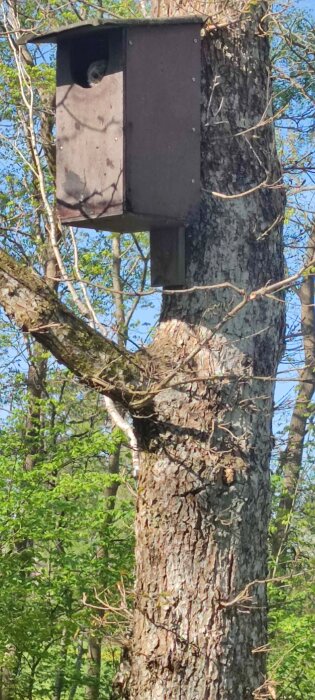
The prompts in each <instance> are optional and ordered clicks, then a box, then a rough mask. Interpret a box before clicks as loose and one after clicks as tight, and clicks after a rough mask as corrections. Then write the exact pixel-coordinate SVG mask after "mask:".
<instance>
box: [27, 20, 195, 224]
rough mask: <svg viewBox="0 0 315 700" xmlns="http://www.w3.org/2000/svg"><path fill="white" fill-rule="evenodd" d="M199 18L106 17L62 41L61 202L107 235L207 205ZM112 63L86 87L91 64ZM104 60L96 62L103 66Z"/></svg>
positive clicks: (175, 218) (70, 217)
mask: <svg viewBox="0 0 315 700" xmlns="http://www.w3.org/2000/svg"><path fill="white" fill-rule="evenodd" d="M201 24H202V19H201V18H195V17H192V18H187V17H185V18H175V19H171V20H155V21H154V20H129V21H128V20H125V21H120V20H118V21H115V20H111V21H106V22H104V23H102V24H84V23H81V24H79V25H74V26H72V27H66V28H65V29H61V30H59V31H58V32H55V33H53V32H51V33H50V34H46V35H42V36H40V37H33V41H37V42H46V43H47V42H56V43H57V99H56V121H57V142H56V147H57V148H56V151H57V202H58V209H59V215H60V218H61V220H62V222H63V223H65V224H73V225H77V226H82V227H87V228H96V229H101V230H107V231H121V232H128V231H141V230H148V229H153V228H154V229H158V228H159V227H163V228H165V227H170V228H171V227H173V228H174V227H176V226H180V225H183V224H185V222H186V221H187V219H188V218H189V217H190V216H193V215H194V214H195V213H196V211H197V210H198V207H199V201H200V25H201ZM98 61H105V62H106V73H105V75H104V77H103V78H102V79H101V80H100V82H98V83H96V84H94V85H93V86H92V87H90V86H89V85H88V79H87V75H88V69H89V66H91V63H93V64H94V62H98ZM95 65H97V64H95Z"/></svg>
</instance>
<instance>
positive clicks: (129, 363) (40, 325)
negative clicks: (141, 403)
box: [0, 250, 140, 404]
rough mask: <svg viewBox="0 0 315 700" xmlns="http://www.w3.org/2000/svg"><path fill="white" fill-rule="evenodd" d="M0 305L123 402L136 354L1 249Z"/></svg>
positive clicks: (136, 371) (91, 382)
mask: <svg viewBox="0 0 315 700" xmlns="http://www.w3.org/2000/svg"><path fill="white" fill-rule="evenodd" d="M0 304H1V305H2V306H3V308H4V310H5V312H6V313H7V315H8V316H9V317H10V318H14V320H15V322H16V323H17V325H18V326H20V328H21V329H22V330H23V331H24V332H27V333H30V334H31V335H32V336H33V337H34V338H35V339H36V340H38V342H39V343H41V345H43V346H44V347H45V348H47V349H48V350H50V352H51V353H52V354H53V355H54V356H55V357H56V358H57V360H59V361H60V362H62V363H63V364H65V365H66V366H67V367H68V368H69V369H70V370H71V371H72V372H73V373H74V374H75V375H76V376H77V377H78V378H79V379H80V380H81V381H82V382H84V383H86V384H88V385H89V386H94V387H96V388H98V389H99V390H103V393H106V394H107V395H108V396H110V397H111V398H113V399H117V400H119V401H121V402H122V403H123V404H124V403H127V402H128V401H130V400H131V399H132V397H134V395H135V394H134V390H133V384H134V382H135V380H136V378H138V377H139V375H140V367H139V366H138V365H137V363H136V360H135V358H134V357H133V356H132V355H131V353H128V352H127V351H125V350H123V349H121V348H119V347H118V346H117V345H116V344H115V343H113V342H111V341H110V340H107V339H106V338H104V337H103V336H101V335H100V334H99V333H97V332H96V331H94V330H93V329H91V328H90V326H89V325H88V324H87V323H85V322H84V321H83V320H81V319H79V318H78V317H77V316H75V314H74V313H72V312H71V311H70V310H69V309H68V308H67V307H66V306H65V305H64V304H62V303H61V302H60V301H59V299H58V297H57V295H56V294H55V293H54V292H53V291H52V290H51V289H50V288H49V286H48V285H47V284H46V283H45V281H44V280H42V279H41V278H40V277H39V275H37V274H36V272H34V271H33V270H31V269H29V268H27V267H25V266H23V265H21V264H20V263H18V262H16V261H15V260H13V258H11V257H10V256H9V255H8V254H7V253H5V252H4V251H3V250H1V251H0Z"/></svg>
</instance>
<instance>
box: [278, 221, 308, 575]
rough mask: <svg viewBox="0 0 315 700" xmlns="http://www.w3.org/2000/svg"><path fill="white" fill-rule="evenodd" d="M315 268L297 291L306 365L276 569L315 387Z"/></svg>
mask: <svg viewBox="0 0 315 700" xmlns="http://www.w3.org/2000/svg"><path fill="white" fill-rule="evenodd" d="M314 255H315V221H313V224H312V230H311V232H310V236H309V240H308V243H307V256H306V264H307V263H309V264H311V261H312V260H314ZM314 288H315V285H314V274H313V269H311V270H310V271H309V273H308V274H307V275H306V276H304V278H303V282H302V284H301V286H300V288H299V290H297V293H298V296H299V299H300V303H301V334H302V341H303V350H304V367H303V368H302V369H301V371H300V376H299V384H298V390H297V394H296V397H295V402H294V406H293V411H292V416H291V421H290V425H289V431H288V440H287V445H286V449H285V450H284V451H283V452H282V454H281V455H280V473H281V474H282V475H283V492H282V494H281V497H280V501H279V508H278V513H277V517H276V519H275V523H274V532H273V536H272V553H273V556H274V558H275V567H274V572H275V573H276V567H277V565H278V563H282V564H285V562H286V545H287V539H288V534H289V531H290V524H291V519H292V515H293V512H294V507H295V503H296V498H297V496H298V489H299V482H300V475H301V471H302V463H303V448H304V441H305V436H306V434H307V428H308V422H309V418H310V409H309V405H310V402H311V400H312V397H313V394H314V390H315V375H314V367H315V307H314Z"/></svg>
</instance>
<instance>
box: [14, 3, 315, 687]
mask: <svg viewBox="0 0 315 700" xmlns="http://www.w3.org/2000/svg"><path fill="white" fill-rule="evenodd" d="M142 11H143V8H141V7H140V6H139V5H137V3H136V2H130V1H126V2H124V1H122V2H110V1H109V2H106V0H104V2H103V3H102V2H95V3H94V2H88V1H87V0H82V1H79V2H74V1H71V0H69V1H67V2H63V1H61V0H50V2H49V3H48V4H46V3H41V2H40V1H36V0H35V1H34V0H25V2H23V5H21V3H15V2H13V0H12V1H11V0H8V1H7V2H3V3H2V9H1V13H2V14H1V26H2V30H1V38H0V51H1V67H0V87H1V95H2V98H1V108H0V109H1V116H0V132H1V133H0V149H1V157H2V165H1V186H0V203H1V210H0V233H1V242H0V243H1V246H2V248H4V249H5V250H7V251H9V252H10V253H11V254H13V255H14V254H16V253H17V254H18V255H19V257H22V259H23V260H24V261H25V263H26V264H30V262H31V261H32V263H35V267H36V269H38V270H39V271H41V273H43V272H44V274H45V275H46V278H47V280H49V284H50V285H51V286H52V288H56V287H57V286H58V288H59V293H61V296H62V298H63V300H64V301H65V302H66V303H67V304H68V306H70V307H72V308H73V309H74V310H75V311H76V313H79V314H80V315H82V317H83V318H85V319H89V321H90V322H91V324H93V325H94V326H95V327H97V328H99V329H101V330H102V329H103V328H105V329H106V332H107V334H108V335H109V337H111V338H113V339H114V340H116V342H117V343H118V344H119V345H120V346H121V347H126V346H127V347H129V348H137V347H139V346H141V345H142V344H143V343H145V342H146V341H147V340H148V338H150V337H151V336H152V334H154V322H155V319H156V318H157V314H158V308H159V303H160V296H161V292H160V293H159V292H156V291H154V290H152V289H151V288H150V286H149V280H148V273H149V253H148V235H147V234H146V233H145V232H143V233H140V234H133V235H127V234H123V235H119V234H104V233H100V232H95V231H87V230H73V229H71V228H68V229H61V228H60V227H59V228H57V233H56V240H55V241H53V242H52V243H51V241H50V242H48V240H47V235H48V234H47V231H48V226H47V206H46V204H47V203H48V207H49V206H50V205H52V203H53V199H54V176H55V172H54V168H55V166H54V107H53V95H54V86H55V57H54V52H53V49H52V47H44V48H42V47H41V48H36V47H34V46H28V47H23V48H18V47H17V43H16V40H17V39H18V38H19V37H20V36H21V31H22V29H23V30H30V29H31V30H34V29H35V30H38V31H44V30H45V29H48V28H52V27H57V26H60V25H65V24H70V23H72V22H77V21H80V20H86V19H88V18H91V17H94V16H103V17H104V16H106V15H109V16H112V15H114V16H120V17H129V16H139V15H140V16H141V12H142ZM269 31H270V39H271V46H272V54H273V76H272V81H273V102H274V105H273V109H274V119H275V124H276V128H277V139H278V150H279V153H280V157H281V161H282V167H283V175H284V181H285V184H286V190H287V209H286V218H285V243H286V263H287V271H286V276H287V278H288V280H289V281H288V284H287V285H286V287H287V293H286V304H287V333H286V348H285V353H284V355H283V359H282V362H281V365H280V370H279V377H278V385H277V390H276V397H275V417H274V432H275V449H274V453H273V462H272V488H273V505H272V520H271V525H270V576H269V578H270V583H269V601H270V614H269V621H270V641H269V646H268V649H266V650H265V651H266V653H268V658H269V677H270V679H269V680H270V682H269V686H268V688H269V693H270V695H269V696H268V697H277V698H279V699H282V700H305V699H306V698H308V699H309V700H311V698H315V691H314V688H315V674H314V647H315V641H314V637H313V636H312V618H313V613H314V609H313V607H312V592H313V591H312V571H313V564H314V549H313V545H314V531H313V529H312V525H313V523H312V510H313V493H314V492H313V487H312V476H313V460H314V439H313V438H314V423H313V414H314V404H313V403H312V400H313V391H314V374H313V369H314V354H315V338H314V276H313V274H314V266H312V265H311V264H310V263H309V262H308V261H312V260H313V259H314V248H315V229H314V202H315V199H314V191H315V184H314V160H313V153H314V150H313V149H314V142H313V139H314V101H315V89H314V68H315V64H314V11H313V8H312V3H307V2H302V3H297V2H292V3H276V4H275V5H274V6H273V8H271V9H270V19H269ZM30 103H31V111H30ZM39 183H40V184H39ZM54 246H55V248H54ZM56 246H58V251H59V258H60V259H59V258H57V262H56V255H55V253H56ZM0 363H1V365H0V372H1V387H2V388H1V397H0V401H1V414H0V415H1V431H0V486H1V488H0V548H1V561H0V666H1V679H0V688H1V690H0V698H1V700H13V699H15V698H20V699H21V700H22V699H23V700H24V699H25V698H28V699H29V700H39V699H40V698H44V699H46V698H47V699H48V698H53V700H61V699H66V698H67V700H74V699H75V700H81V699H82V698H87V699H89V700H97V699H98V698H103V699H104V700H105V699H107V700H109V699H110V698H112V697H114V693H115V690H113V678H115V676H116V674H117V672H118V669H119V661H120V654H121V651H120V650H121V646H122V644H124V643H125V641H126V639H127V638H128V630H129V625H130V620H131V615H132V604H133V593H132V591H133V571H134V562H133V544H134V528H133V522H134V503H135V490H136V483H135V480H134V478H133V468H132V461H133V459H132V456H133V455H132V450H131V449H130V436H129V437H128V435H127V436H126V433H125V432H124V431H122V430H121V429H120V428H119V427H117V425H116V426H113V416H112V415H111V414H110V413H109V412H108V406H107V405H106V402H104V401H103V399H102V397H100V396H99V395H98V394H96V392H95V391H93V390H90V389H85V388H84V387H83V386H82V385H79V384H78V382H77V381H76V380H75V379H74V378H73V376H72V375H71V373H70V372H69V371H68V370H66V369H65V368H64V367H62V366H61V365H59V364H58V363H57V362H56V361H55V360H53V359H52V357H51V355H50V354H49V353H46V352H45V351H44V350H43V349H42V348H41V347H40V346H39V345H37V343H36V342H35V341H34V340H32V338H31V337H30V336H29V335H28V334H21V333H20V332H19V331H18V330H17V328H16V327H15V325H14V324H13V323H12V322H11V321H10V320H9V319H8V318H7V317H6V315H5V314H4V313H3V312H1V315H0ZM131 447H132V445H131ZM245 612H246V611H244V613H245ZM266 697H267V696H266Z"/></svg>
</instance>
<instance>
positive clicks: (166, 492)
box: [129, 8, 284, 700]
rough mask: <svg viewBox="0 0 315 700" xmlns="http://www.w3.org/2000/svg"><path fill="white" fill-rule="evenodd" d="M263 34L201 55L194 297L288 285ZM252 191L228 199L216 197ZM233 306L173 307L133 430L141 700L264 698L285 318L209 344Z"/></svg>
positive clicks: (264, 308) (257, 317)
mask: <svg viewBox="0 0 315 700" xmlns="http://www.w3.org/2000/svg"><path fill="white" fill-rule="evenodd" d="M262 10H263V8H262ZM260 19H261V16H260V17H259V16H258V15H256V16H253V15H252V16H249V17H247V20H245V19H244V21H243V22H239V23H237V22H236V23H235V24H233V26H231V27H230V28H229V29H228V30H227V29H225V28H221V29H220V28H219V29H216V30H213V31H211V32H210V33H206V35H205V37H204V39H203V42H202V58H203V77H202V81H203V82H202V187H203V197H202V204H201V211H200V219H199V220H193V221H192V222H191V225H190V226H189V228H188V229H187V235H186V261H187V270H186V279H187V287H191V286H194V285H206V284H209V285H210V284H211V285H212V284H216V283H217V284H221V283H226V282H228V283H232V284H234V285H236V286H237V287H241V288H244V289H246V290H248V291H250V290H253V289H256V288H258V287H260V286H261V285H264V284H266V283H267V281H269V280H273V281H276V280H278V279H281V277H282V275H283V267H282V243H281V227H280V228H279V221H280V220H281V218H282V216H283V207H284V197H283V195H282V194H281V189H280V188H278V187H277V186H278V185H279V183H280V172H279V166H278V161H277V156H276V151H275V144H274V134H273V125H272V123H271V122H270V121H269V120H268V117H270V115H271V112H270V72H269V62H268V39H267V37H266V34H265V33H264V29H263V27H262V26H261V24H260ZM263 182H265V183H266V182H267V184H266V185H263V186H262V185H261V183H263ZM253 188H256V189H255V190H254V191H253V192H252V193H251V194H248V195H246V196H243V197H236V198H232V199H229V198H222V197H218V196H215V195H214V194H213V193H214V192H216V193H223V194H225V195H236V194H237V195H239V194H240V193H241V192H244V191H247V190H252V189H253ZM237 303H238V297H237V295H236V294H235V292H233V290H231V289H227V288H225V289H221V288H220V289H217V290H216V291H208V292H207V291H203V292H201V291H200V292H194V293H186V294H169V295H166V296H165V297H164V304H163V309H162V315H161V324H160V326H159V329H158V332H157V337H156V339H155V342H154V344H153V346H152V347H151V350H150V352H151V355H152V357H154V361H155V363H158V364H159V367H160V373H161V378H162V381H163V372H164V378H165V376H167V375H168V374H172V377H173V378H172V382H171V383H172V386H171V387H170V386H169V385H168V386H166V387H165V388H164V389H162V390H161V391H160V393H159V394H158V395H157V396H156V398H155V400H154V418H153V419H152V420H151V422H150V421H147V422H145V421H144V420H142V421H139V422H138V430H139V438H140V440H141V446H142V450H143V454H142V464H143V468H142V470H141V475H140V483H139V498H138V516H137V546H136V558H137V585H136V607H135V620H134V630H133V644H132V653H131V677H130V682H129V697H130V698H132V699H134V700H135V699H136V698H141V700H149V699H150V700H153V699H154V700H164V699H165V698H168V700H180V699H182V700H201V699H205V700H206V699H207V700H223V699H224V700H232V699H233V700H236V698H237V699H240V700H241V699H242V700H249V699H250V698H253V694H254V697H257V698H258V697H260V692H261V690H258V688H259V687H262V685H263V684H264V682H265V660H266V655H265V654H263V653H259V652H258V650H259V648H260V647H262V646H263V645H264V644H265V642H266V594H265V585H264V579H265V577H266V575H267V563H266V560H267V546H266V543H267V525H268V517H269V471H268V465H269V457H270V445H271V413H272V399H273V388H274V377H275V373H276V368H277V363H278V360H279V354H280V349H281V347H282V340H283V338H282V335H283V328H284V319H283V304H282V303H281V301H278V300H277V299H276V298H273V299H272V298H265V299H261V300H260V301H257V302H254V303H252V304H249V305H247V306H246V305H245V306H244V307H243V309H242V310H241V312H240V313H238V314H237V315H235V317H233V316H232V317H231V318H230V320H229V321H228V322H227V323H226V324H225V326H224V327H222V328H221V330H220V332H219V333H215V334H213V332H212V329H214V328H215V327H216V326H217V324H218V322H219V320H220V319H222V318H223V317H224V315H226V314H228V313H230V312H231V309H232V308H233V306H235V305H236V304H237ZM198 348H199V351H198ZM194 352H195V353H196V354H195V355H194V356H193V353H194ZM257 377H260V378H257ZM264 379H265V380H264ZM242 591H244V594H243V596H242V595H239V594H240V593H241V592H242ZM237 596H238V598H237ZM235 598H237V600H235ZM233 601H234V602H233ZM266 687H267V686H265V689H264V693H265V695H264V696H265V697H266V694H267V690H266Z"/></svg>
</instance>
